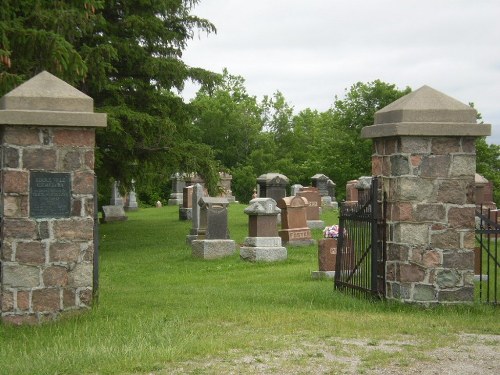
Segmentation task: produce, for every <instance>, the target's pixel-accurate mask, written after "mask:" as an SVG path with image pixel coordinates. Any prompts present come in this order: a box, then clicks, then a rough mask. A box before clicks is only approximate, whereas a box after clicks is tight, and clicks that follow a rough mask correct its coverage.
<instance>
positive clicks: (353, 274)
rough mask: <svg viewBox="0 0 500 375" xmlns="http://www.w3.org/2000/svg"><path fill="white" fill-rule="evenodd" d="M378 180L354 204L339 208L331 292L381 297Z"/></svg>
mask: <svg viewBox="0 0 500 375" xmlns="http://www.w3.org/2000/svg"><path fill="white" fill-rule="evenodd" d="M378 187H379V178H377V177H373V178H372V184H371V188H370V190H368V191H366V192H365V194H360V196H359V198H358V202H345V203H342V205H341V207H340V228H339V240H338V246H337V259H336V269H335V289H338V290H345V291H350V292H352V293H353V294H355V295H364V296H373V297H377V298H384V297H385V215H384V212H385V204H384V203H383V202H385V199H381V201H382V202H379V199H378V197H379V189H378Z"/></svg>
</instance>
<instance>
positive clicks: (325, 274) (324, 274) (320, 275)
mask: <svg viewBox="0 0 500 375" xmlns="http://www.w3.org/2000/svg"><path fill="white" fill-rule="evenodd" d="M311 278H313V279H314V280H319V279H333V278H335V271H312V272H311Z"/></svg>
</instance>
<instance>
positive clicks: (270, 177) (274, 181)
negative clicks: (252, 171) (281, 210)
mask: <svg viewBox="0 0 500 375" xmlns="http://www.w3.org/2000/svg"><path fill="white" fill-rule="evenodd" d="M257 184H258V185H259V198H273V199H274V200H275V201H276V202H277V201H279V200H280V199H281V198H284V197H286V188H287V186H288V177H286V176H285V175H282V174H280V173H266V174H263V175H261V176H259V177H258V178H257Z"/></svg>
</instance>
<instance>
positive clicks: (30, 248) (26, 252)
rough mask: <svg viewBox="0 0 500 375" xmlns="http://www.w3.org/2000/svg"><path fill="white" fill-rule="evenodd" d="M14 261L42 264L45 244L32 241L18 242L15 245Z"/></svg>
mask: <svg viewBox="0 0 500 375" xmlns="http://www.w3.org/2000/svg"><path fill="white" fill-rule="evenodd" d="M16 261H17V262H19V263H24V264H44V263H45V244H43V243H41V242H39V241H34V242H18V243H17V247H16Z"/></svg>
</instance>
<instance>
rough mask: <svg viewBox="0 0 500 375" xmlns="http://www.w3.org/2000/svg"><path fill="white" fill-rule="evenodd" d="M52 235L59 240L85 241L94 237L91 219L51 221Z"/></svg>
mask: <svg viewBox="0 0 500 375" xmlns="http://www.w3.org/2000/svg"><path fill="white" fill-rule="evenodd" d="M53 227H54V237H55V238H57V239H59V240H72V241H74V240H77V241H85V240H87V241H88V240H92V239H93V238H94V221H93V220H92V219H68V220H57V221H55V222H54V223H53Z"/></svg>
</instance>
